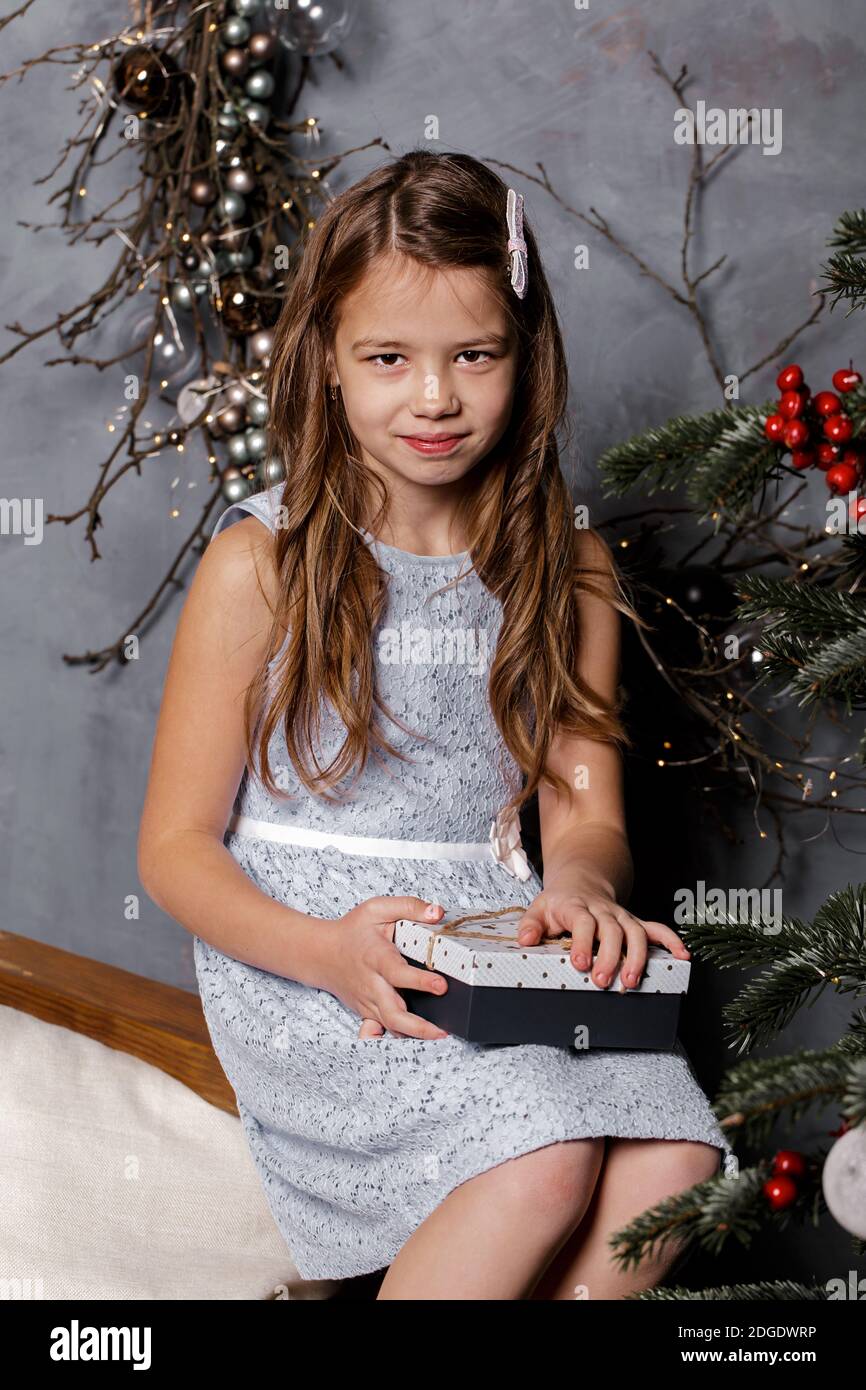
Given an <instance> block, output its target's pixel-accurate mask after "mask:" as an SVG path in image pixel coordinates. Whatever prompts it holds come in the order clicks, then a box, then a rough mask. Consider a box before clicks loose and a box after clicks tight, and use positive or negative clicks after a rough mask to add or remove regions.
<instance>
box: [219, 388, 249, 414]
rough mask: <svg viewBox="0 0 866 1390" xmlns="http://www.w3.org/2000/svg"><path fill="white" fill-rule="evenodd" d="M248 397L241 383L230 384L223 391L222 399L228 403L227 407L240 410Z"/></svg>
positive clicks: (247, 392)
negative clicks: (233, 406) (237, 407)
mask: <svg viewBox="0 0 866 1390" xmlns="http://www.w3.org/2000/svg"><path fill="white" fill-rule="evenodd" d="M249 396H250V393H249V391H248V390H247V388H246V387H245V386H244V384H243V382H242V381H233V382H231V383H230V385H228V386H227V387H226V389H225V390H224V391H223V399H224V400H226V401H228V403H229V405H238V406H240V408H241V409H242V410H243V408H244V406H245V405H246V403H247V401H248V400H249Z"/></svg>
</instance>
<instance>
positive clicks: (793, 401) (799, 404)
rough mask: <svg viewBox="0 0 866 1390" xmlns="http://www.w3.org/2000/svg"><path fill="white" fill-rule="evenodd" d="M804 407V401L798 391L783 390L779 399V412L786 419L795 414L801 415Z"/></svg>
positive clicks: (791, 417) (791, 418)
mask: <svg viewBox="0 0 866 1390" xmlns="http://www.w3.org/2000/svg"><path fill="white" fill-rule="evenodd" d="M805 408H806V402H805V401H804V400H803V397H802V396H801V395H800V392H799V391H785V392H783V394H782V399H781V400H780V401H779V414H780V415H784V417H785V419H786V420H793V419H794V417H795V415H802V414H803V411H804V410H805Z"/></svg>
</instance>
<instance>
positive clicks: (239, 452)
mask: <svg viewBox="0 0 866 1390" xmlns="http://www.w3.org/2000/svg"><path fill="white" fill-rule="evenodd" d="M226 449H227V451H228V456H229V458H230V459H231V461H232V463H234V464H242V463H249V461H250V456H249V451H248V450H247V441H246V439H245V438H244V436H243V435H242V434H232V435H230V436H229V439H228V443H227V444H226Z"/></svg>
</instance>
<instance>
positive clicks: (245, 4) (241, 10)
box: [232, 0, 262, 19]
mask: <svg viewBox="0 0 866 1390" xmlns="http://www.w3.org/2000/svg"><path fill="white" fill-rule="evenodd" d="M261 8H262V0H232V9H233V10H234V12H235V14H239V15H241V16H242V17H243V18H244V19H252V17H253V15H257V14H258V12H259V10H260V9H261Z"/></svg>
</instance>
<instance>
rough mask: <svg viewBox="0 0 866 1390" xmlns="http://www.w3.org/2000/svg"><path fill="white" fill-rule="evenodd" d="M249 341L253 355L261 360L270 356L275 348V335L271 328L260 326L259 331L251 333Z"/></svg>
mask: <svg viewBox="0 0 866 1390" xmlns="http://www.w3.org/2000/svg"><path fill="white" fill-rule="evenodd" d="M248 341H249V345H250V351H251V353H252V354H253V357H258V358H259V359H260V360H261V359H262V358H264V357H269V356H270V354H271V353H272V352H273V350H274V335H273V332H272V331H271V329H270V328H260V329H259V331H258V333H253V334H251V335H250V338H249V340H248Z"/></svg>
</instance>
